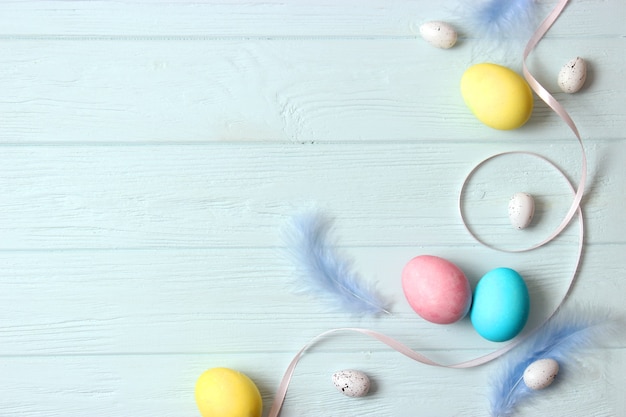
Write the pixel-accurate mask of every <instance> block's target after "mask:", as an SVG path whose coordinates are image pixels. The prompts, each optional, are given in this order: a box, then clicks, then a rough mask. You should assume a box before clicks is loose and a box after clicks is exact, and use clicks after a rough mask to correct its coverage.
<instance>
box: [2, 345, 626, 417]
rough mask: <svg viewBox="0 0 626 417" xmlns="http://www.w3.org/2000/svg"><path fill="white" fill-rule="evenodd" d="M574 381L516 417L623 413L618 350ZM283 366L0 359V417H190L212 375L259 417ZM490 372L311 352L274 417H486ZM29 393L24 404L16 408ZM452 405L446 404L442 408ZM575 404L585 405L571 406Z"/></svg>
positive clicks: (245, 358)
mask: <svg viewBox="0 0 626 417" xmlns="http://www.w3.org/2000/svg"><path fill="white" fill-rule="evenodd" d="M579 358H580V363H579V364H578V365H577V366H576V368H575V369H574V371H575V372H570V373H565V372H564V373H563V374H560V375H559V377H560V379H559V383H558V384H554V386H552V387H551V388H550V390H549V391H544V392H540V393H538V394H537V396H536V397H537V398H536V399H535V401H533V402H531V403H526V406H524V407H520V408H519V410H518V412H517V413H516V415H519V416H521V417H525V416H536V415H542V414H545V413H546V410H550V415H551V416H555V417H565V416H571V415H594V416H613V415H619V414H620V412H621V410H623V407H624V399H623V396H622V395H621V394H620V393H619V392H618V391H619V390H615V389H614V386H613V384H612V383H611V381H623V375H624V371H625V369H624V363H626V353H625V350H624V349H593V350H589V351H585V352H583V353H581V354H580V355H579ZM288 359H289V358H288V357H286V356H285V355H284V354H272V353H266V354H264V355H263V356H262V359H260V356H255V355H229V354H225V353H222V354H215V355H206V354H199V355H155V356H135V355H129V356H124V355H122V356H106V355H105V356H78V357H75V356H71V357H67V356H57V357H18V358H16V357H12V358H6V357H5V358H2V362H3V365H2V368H3V378H1V379H0V389H2V391H3V392H4V395H3V396H2V398H1V399H0V413H2V415H10V416H12V417H26V416H28V417H44V416H45V417H47V416H51V415H63V416H66V417H79V416H80V417H82V416H85V415H89V416H92V417H110V416H113V415H133V416H136V417H148V416H155V415H158V416H162V417H192V416H197V415H199V414H198V411H197V409H196V406H195V400H194V398H193V388H194V384H195V381H196V379H197V377H198V376H199V375H200V374H201V373H202V372H203V371H204V370H205V369H208V368H211V367H214V366H229V367H232V368H235V369H239V370H241V371H243V372H245V373H246V374H248V375H249V376H250V377H251V378H252V379H253V380H254V381H255V383H256V384H257V385H258V387H259V390H260V391H261V394H262V396H263V400H264V405H265V414H264V415H267V411H268V410H269V406H270V405H271V401H272V399H273V397H274V394H275V390H276V387H277V385H278V382H279V380H280V378H281V377H282V373H283V372H284V368H285V367H286V366H287V362H288ZM346 368H356V369H360V370H362V371H364V372H366V373H367V374H368V375H369V376H370V378H371V380H372V382H373V388H372V391H371V393H370V395H369V396H367V397H365V398H362V399H356V400H355V399H353V398H348V397H345V396H342V395H341V394H340V393H338V392H337V391H336V390H335V388H334V387H333V386H332V384H331V382H330V376H331V375H332V373H333V372H335V371H337V370H340V369H346ZM497 373H498V368H497V366H492V365H488V366H485V367H481V368H479V369H474V370H446V369H439V368H433V367H428V366H424V365H421V364H418V363H413V362H411V361H410V360H408V359H406V358H404V357H402V356H401V355H399V354H397V353H395V352H375V353H370V352H364V351H359V352H346V353H337V352H333V353H330V354H329V353H326V352H323V351H315V352H311V353H310V354H309V355H307V356H306V357H305V359H304V360H303V361H302V363H301V364H300V365H299V367H298V368H297V369H296V373H295V375H294V379H293V384H292V386H291V387H290V390H289V392H288V394H287V401H286V402H285V405H284V411H283V413H282V415H283V416H299V415H333V416H346V417H347V416H353V415H354V414H355V413H358V415H359V416H372V417H374V416H380V415H396V416H397V415H405V413H406V411H407V410H419V415H455V416H477V415H486V414H487V413H488V410H489V402H488V397H487V393H488V387H489V378H491V377H492V376H493V375H496V374H497ZM24 393H28V394H27V395H28V398H29V399H30V401H23V399H24V398H25V397H24V395H25V394H24ZM451 398H454V401H451V400H450V399H451ZM581 398H584V399H585V400H584V401H580V399H581Z"/></svg>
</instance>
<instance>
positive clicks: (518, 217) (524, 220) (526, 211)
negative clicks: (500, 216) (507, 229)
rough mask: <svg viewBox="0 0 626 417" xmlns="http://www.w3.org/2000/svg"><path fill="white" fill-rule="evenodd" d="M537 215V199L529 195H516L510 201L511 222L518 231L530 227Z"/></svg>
mask: <svg viewBox="0 0 626 417" xmlns="http://www.w3.org/2000/svg"><path fill="white" fill-rule="evenodd" d="M534 214H535V199H534V198H533V196H532V195H530V194H528V193H515V194H513V197H511V199H510V200H509V220H510V221H511V224H512V225H513V227H515V228H516V229H524V228H526V227H528V225H530V223H531V222H532V220H533V215H534Z"/></svg>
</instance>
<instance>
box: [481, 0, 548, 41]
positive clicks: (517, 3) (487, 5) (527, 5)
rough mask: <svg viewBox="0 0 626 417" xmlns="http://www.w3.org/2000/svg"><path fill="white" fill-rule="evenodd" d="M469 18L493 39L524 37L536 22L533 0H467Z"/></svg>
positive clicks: (530, 31)
mask: <svg viewBox="0 0 626 417" xmlns="http://www.w3.org/2000/svg"><path fill="white" fill-rule="evenodd" d="M469 1H470V2H471V3H472V5H471V6H470V7H471V13H470V15H471V18H472V20H473V22H474V25H475V26H476V29H477V31H479V32H482V35H483V36H487V37H491V38H493V39H495V40H501V39H503V38H520V37H522V38H526V37H528V36H529V35H530V33H532V31H533V30H534V29H535V25H536V23H537V4H536V2H535V0H487V1H483V2H478V4H476V0H469Z"/></svg>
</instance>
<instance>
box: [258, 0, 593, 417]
mask: <svg viewBox="0 0 626 417" xmlns="http://www.w3.org/2000/svg"><path fill="white" fill-rule="evenodd" d="M568 2H569V0H559V2H558V4H557V5H556V6H555V8H554V9H553V10H552V11H551V12H550V14H549V15H548V17H546V19H545V20H544V21H543V22H542V23H541V24H540V25H539V27H538V28H537V30H536V31H535V33H534V34H533V36H532V37H531V38H530V40H529V41H528V44H527V45H526V48H525V50H524V55H523V74H524V77H525V78H526V81H527V82H528V84H529V85H530V87H531V88H532V89H533V91H534V92H535V93H536V94H537V96H539V98H541V99H542V100H543V101H544V102H545V103H546V104H547V105H548V106H550V108H552V110H554V112H555V113H556V114H557V115H559V117H561V119H563V121H565V123H566V124H567V125H568V126H569V128H570V129H571V130H572V132H573V133H574V135H575V136H576V138H577V139H578V143H579V144H580V148H581V150H582V166H581V178H580V181H579V183H578V188H574V186H573V185H572V184H571V182H570V181H569V180H567V176H566V175H565V173H563V171H562V170H561V169H559V168H558V167H557V166H556V165H554V164H553V163H552V162H550V161H549V160H548V159H547V158H545V157H543V156H541V155H539V154H536V153H533V152H524V151H513V152H504V153H499V154H497V155H493V156H491V157H489V158H487V159H485V160H483V161H482V162H480V163H479V164H478V165H477V166H475V167H474V168H473V169H472V171H470V173H469V174H468V175H467V176H466V178H465V180H464V181H463V185H462V186H461V191H460V193H459V211H460V214H461V220H462V222H463V225H464V226H465V228H466V229H467V231H468V232H469V234H470V235H471V236H472V237H473V238H474V239H476V240H477V241H478V242H480V243H481V244H483V245H485V246H486V247H489V248H491V249H495V250H499V251H503V252H524V251H530V250H533V249H536V248H538V247H540V246H543V245H545V244H546V243H548V242H550V241H552V240H553V239H554V238H556V237H557V236H558V235H559V234H560V233H561V232H562V231H563V230H564V229H565V228H566V227H567V225H568V224H569V223H570V222H571V221H572V219H573V218H574V216H575V215H578V225H579V241H578V255H577V260H576V267H575V268H574V270H573V272H572V275H571V278H570V280H569V284H568V286H567V289H566V291H565V293H564V294H563V297H562V299H561V301H560V302H559V304H558V305H557V307H556V308H555V309H554V310H553V311H552V312H551V313H550V314H549V315H548V316H547V317H546V318H545V320H544V321H543V323H542V324H544V323H545V322H546V321H548V320H549V319H550V318H551V317H552V316H554V314H555V313H556V312H557V311H558V310H559V308H560V307H561V306H562V305H563V302H564V301H565V299H566V298H567V296H568V294H569V293H570V291H571V289H572V286H573V284H574V281H575V278H576V273H577V270H578V267H579V265H580V260H581V258H582V250H583V241H584V225H583V215H582V210H581V209H580V202H581V200H582V197H583V194H584V192H585V183H586V178H587V158H586V155H585V149H584V146H583V141H582V139H581V137H580V134H579V133H578V129H577V128H576V124H575V123H574V121H573V120H572V119H571V117H570V116H569V114H568V113H567V111H566V110H565V109H564V108H563V106H561V104H560V103H559V102H558V101H557V100H556V99H555V98H554V97H553V96H552V95H551V94H550V93H549V92H548V91H547V90H546V89H545V88H544V87H543V86H542V85H541V84H540V83H539V82H538V81H537V80H536V79H535V77H534V76H533V75H532V74H531V73H530V71H528V68H527V66H526V59H527V58H528V55H530V53H531V52H532V51H533V50H534V49H535V47H536V46H537V44H538V43H539V41H540V40H541V39H542V38H543V37H544V35H545V34H546V32H547V31H548V30H549V29H550V27H551V26H552V25H553V24H554V22H555V21H556V20H557V18H558V17H559V16H560V15H561V13H562V12H563V9H565V6H566V5H567V3H568ZM511 154H524V155H531V156H533V157H536V158H539V159H541V160H543V161H544V162H546V163H548V164H550V165H551V166H552V167H553V168H554V169H556V170H557V171H558V172H559V173H560V174H561V175H563V177H564V178H565V179H566V180H567V183H568V184H569V186H570V189H571V191H572V193H573V194H574V198H573V200H572V204H571V206H570V208H569V210H568V212H567V214H566V215H565V217H564V218H563V220H562V221H561V223H560V224H559V225H558V226H557V228H556V229H555V230H554V231H553V232H552V233H551V234H550V235H549V236H548V237H547V238H545V239H544V240H543V241H541V242H539V243H537V244H535V245H533V246H531V247H528V248H524V249H516V250H506V249H501V248H497V247H494V246H491V245H488V244H487V243H485V242H483V241H481V240H480V239H479V238H478V237H477V236H476V235H475V234H474V233H473V232H472V230H471V229H470V228H469V226H468V225H467V223H466V222H465V218H464V215H463V194H464V190H465V185H466V184H467V182H468V180H469V178H470V177H471V176H472V175H473V174H474V173H475V172H476V170H477V169H478V168H479V167H480V166H482V165H483V164H485V163H486V162H488V161H490V160H493V159H494V158H496V157H500V156H503V155H511ZM540 327H541V325H538V326H537V327H536V328H535V329H534V330H532V331H529V332H526V333H524V334H523V335H521V336H518V337H517V338H516V339H515V340H513V341H512V342H511V343H509V344H507V345H505V346H503V347H502V348H500V349H497V350H495V351H493V352H491V353H489V354H487V355H484V356H480V357H478V358H475V359H472V360H469V361H465V362H460V363H456V364H442V363H439V362H436V361H433V360H431V359H429V358H428V357H426V356H424V355H422V354H421V353H418V352H416V351H414V350H412V349H411V348H409V347H408V346H406V345H405V344H403V343H401V342H399V341H398V340H396V339H394V338H392V337H390V336H387V335H385V334H383V333H380V332H377V331H374V330H370V329H364V328H356V327H344V328H336V329H331V330H328V331H325V332H323V333H321V334H319V335H317V336H316V337H314V338H313V339H312V340H311V341H309V342H308V343H307V344H306V345H304V346H303V347H302V349H300V351H298V353H297V354H296V355H295V357H294V358H293V359H292V360H291V363H290V364H289V366H288V367H287V370H286V371H285V374H284V375H283V378H282V380H281V382H280V385H279V386H278V389H277V391H276V395H275V397H274V402H273V403H272V407H271V408H270V411H269V414H268V417H278V415H280V410H281V408H282V406H283V403H284V401H285V397H286V395H287V389H288V388H289V383H290V381H291V378H292V376H293V374H294V371H295V369H296V366H297V365H298V362H299V361H300V359H301V358H302V355H303V354H304V353H305V352H306V351H307V349H309V348H310V347H311V346H313V345H314V344H315V343H317V342H318V341H319V340H320V339H323V338H325V337H327V336H330V335H332V334H334V333H341V332H352V333H359V334H362V335H365V336H369V337H371V338H373V339H376V340H378V341H379V342H382V343H384V344H385V345H387V346H389V347H390V348H392V349H394V350H395V351H397V352H399V353H401V354H403V355H404V356H406V357H408V358H410V359H412V360H414V361H417V362H420V363H423V364H425V365H430V366H438V367H445V368H456V369H464V368H473V367H476V366H480V365H483V364H485V363H487V362H490V361H492V360H494V359H496V358H498V357H500V356H502V355H504V354H505V353H506V352H508V351H510V350H511V349H513V348H514V347H516V346H517V345H519V344H520V343H522V342H523V341H524V340H526V338H527V337H528V336H530V334H532V333H534V332H535V331H537V330H538V329H539V328H540Z"/></svg>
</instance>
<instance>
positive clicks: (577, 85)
mask: <svg viewBox="0 0 626 417" xmlns="http://www.w3.org/2000/svg"><path fill="white" fill-rule="evenodd" d="M586 79H587V63H586V62H585V60H584V59H582V58H581V57H576V58H574V59H572V60H570V61H569V62H568V63H567V64H565V65H563V68H561V71H559V76H558V78H557V82H558V84H559V88H560V89H561V90H562V91H563V92H564V93H576V92H578V91H579V90H580V89H581V88H583V85H584V84H585V80H586Z"/></svg>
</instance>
